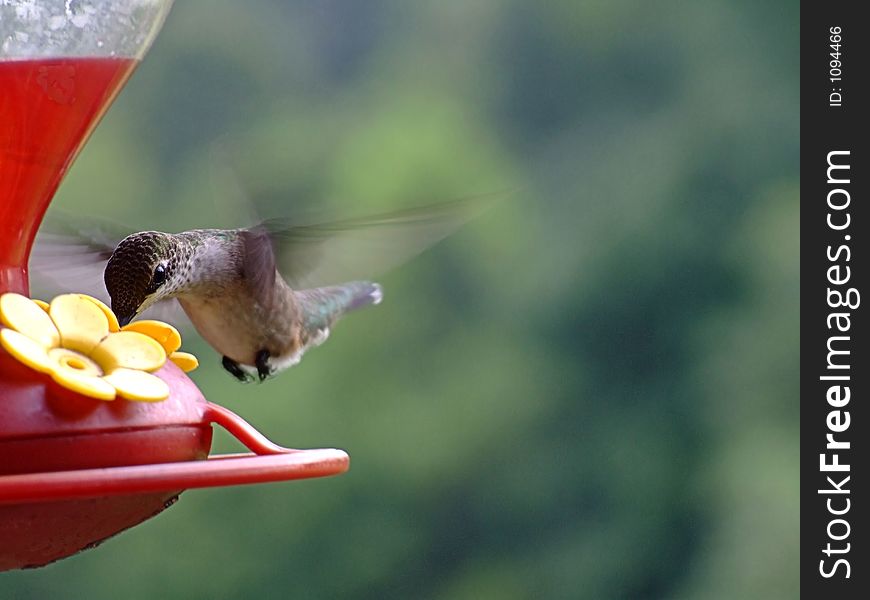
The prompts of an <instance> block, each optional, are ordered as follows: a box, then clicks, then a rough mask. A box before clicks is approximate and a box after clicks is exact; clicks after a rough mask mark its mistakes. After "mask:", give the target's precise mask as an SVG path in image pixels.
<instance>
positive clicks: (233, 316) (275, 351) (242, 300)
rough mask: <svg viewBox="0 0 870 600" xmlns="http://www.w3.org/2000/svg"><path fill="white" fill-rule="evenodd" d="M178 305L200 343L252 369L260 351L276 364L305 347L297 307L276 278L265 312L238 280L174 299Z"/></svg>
mask: <svg viewBox="0 0 870 600" xmlns="http://www.w3.org/2000/svg"><path fill="white" fill-rule="evenodd" d="M178 301H179V302H180V304H181V306H182V308H183V309H184V312H186V313H187V316H188V317H189V318H190V320H191V322H192V323H193V326H194V327H195V328H196V330H197V331H198V332H199V334H200V335H201V336H202V337H203V339H204V340H205V341H206V342H208V343H209V344H210V345H211V346H212V347H213V348H214V349H215V350H217V351H218V352H220V353H221V354H222V355H224V356H226V357H228V358H230V359H232V360H234V361H236V362H237V363H239V364H242V365H249V366H253V365H255V364H256V357H257V353H259V352H260V351H262V350H266V351H268V352H269V354H270V355H271V356H272V358H273V361H274V362H280V361H281V360H282V359H283V358H284V357H292V356H295V355H296V354H297V353H298V352H299V350H300V349H301V348H302V347H303V346H304V343H303V340H302V339H301V337H302V336H301V333H302V332H301V330H300V325H299V321H300V320H299V318H298V316H297V315H298V312H299V310H298V306H297V303H296V301H295V298H294V295H293V292H292V291H291V290H290V288H289V287H288V286H287V284H286V283H285V282H284V280H283V279H282V278H281V276H280V275H278V276H277V278H276V285H275V289H274V297H273V298H272V301H271V303H269V305H268V307H267V306H264V304H263V303H262V302H261V301H260V299H258V298H255V297H254V295H253V294H252V292H251V290H250V289H249V288H248V286H246V285H245V283H244V281H243V280H241V279H239V280H236V281H233V282H228V283H225V284H224V285H223V286H222V289H220V290H211V291H209V292H208V293H203V291H202V290H196V291H192V292H190V293H185V294H179V295H178Z"/></svg>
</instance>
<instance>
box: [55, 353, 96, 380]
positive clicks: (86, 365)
mask: <svg viewBox="0 0 870 600" xmlns="http://www.w3.org/2000/svg"><path fill="white" fill-rule="evenodd" d="M48 358H49V359H51V360H52V361H53V362H54V363H55V365H56V366H55V369H71V370H72V371H73V372H75V373H77V374H79V375H90V376H91V377H100V376H101V375H102V374H103V370H102V369H100V366H99V365H98V364H97V363H95V362H94V361H92V360H91V359H90V358H88V357H87V356H85V355H84V354H81V353H79V352H76V351H75V350H69V349H67V348H52V349H51V350H49V351H48Z"/></svg>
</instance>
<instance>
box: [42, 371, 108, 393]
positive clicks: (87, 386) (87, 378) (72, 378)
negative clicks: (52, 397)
mask: <svg viewBox="0 0 870 600" xmlns="http://www.w3.org/2000/svg"><path fill="white" fill-rule="evenodd" d="M51 378H52V379H54V380H55V381H56V382H57V383H59V384H60V385H62V386H63V387H65V388H67V389H70V390H72V391H74V392H78V393H79V394H82V395H83V396H89V397H91V398H96V399H97V400H114V399H115V395H116V392H115V387H114V386H113V385H112V384H110V383H109V382H108V381H105V380H104V379H103V378H102V377H94V376H91V375H82V374H80V373H77V372H76V371H75V370H73V369H56V370H55V371H53V372H52V373H51Z"/></svg>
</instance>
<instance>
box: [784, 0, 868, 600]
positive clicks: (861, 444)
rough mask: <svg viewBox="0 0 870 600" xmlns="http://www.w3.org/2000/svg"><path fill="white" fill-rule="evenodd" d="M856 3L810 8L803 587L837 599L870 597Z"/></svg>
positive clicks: (804, 127) (806, 44)
mask: <svg viewBox="0 0 870 600" xmlns="http://www.w3.org/2000/svg"><path fill="white" fill-rule="evenodd" d="M857 6H859V5H858V3H845V2H839V3H838V2H821V1H818V0H817V1H815V2H803V3H802V4H801V50H800V52H801V56H800V59H801V84H800V90H801V152H800V156H801V205H802V210H801V256H800V260H801V398H800V407H801V408H800V410H801V484H800V488H801V491H800V493H801V592H802V594H804V595H805V597H807V598H835V599H838V600H845V599H848V598H867V597H870V596H868V595H867V594H868V593H870V583H868V582H870V551H868V546H870V531H868V530H867V522H868V519H867V515H868V513H870V506H868V499H870V494H868V493H867V492H866V491H864V492H863V493H862V492H861V491H859V490H862V491H863V490H868V489H870V469H868V468H867V465H868V461H870V456H868V454H870V410H868V409H867V408H866V404H867V403H868V402H870V398H868V393H870V361H868V356H870V355H868V353H867V349H868V347H870V328H868V327H867V323H868V319H867V317H866V315H865V313H866V312H867V311H868V310H870V287H868V286H867V282H868V281H870V277H868V272H870V257H868V255H867V247H868V244H867V239H866V238H867V237H868V236H870V210H868V208H867V204H868V202H870V197H868V186H867V180H868V179H870V168H868V167H870V165H868V161H867V158H868V153H867V149H866V148H867V144H868V142H867V139H866V138H867V126H866V125H865V123H866V122H867V121H868V119H867V117H866V115H865V114H864V113H866V112H868V111H870V103H868V96H867V93H866V90H867V79H868V77H870V55H868V52H867V50H868V43H867V40H868V37H870V24H868V23H867V21H866V19H860V18H859V17H858V14H857ZM865 303H867V304H868V306H864V304H865Z"/></svg>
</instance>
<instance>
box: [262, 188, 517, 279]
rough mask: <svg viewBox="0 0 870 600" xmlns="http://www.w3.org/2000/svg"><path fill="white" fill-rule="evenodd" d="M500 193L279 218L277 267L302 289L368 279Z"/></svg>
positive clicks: (267, 226)
mask: <svg viewBox="0 0 870 600" xmlns="http://www.w3.org/2000/svg"><path fill="white" fill-rule="evenodd" d="M501 196H502V195H501V194H497V195H496V194H489V195H486V196H477V197H473V198H466V199H462V200H455V201H453V202H446V203H442V204H435V205H430V206H424V207H420V208H414V209H410V210H403V211H399V212H394V213H388V214H381V215H375V216H372V217H364V218H358V219H348V220H344V221H336V222H333V223H319V224H305V225H299V224H296V225H294V224H290V223H288V222H287V221H283V220H280V219H272V220H269V221H265V222H264V223H263V224H262V225H261V226H260V227H259V228H254V229H252V230H249V231H254V230H257V229H263V230H265V231H268V232H269V238H270V240H271V242H272V248H273V249H274V253H275V257H276V259H277V265H278V270H279V271H280V272H281V273H282V275H284V277H285V278H286V279H287V281H288V283H289V284H290V286H291V287H293V288H297V289H301V288H310V287H319V286H323V285H333V284H338V283H343V282H346V281H353V280H356V279H367V278H370V277H373V276H375V275H378V274H380V273H383V272H385V271H387V270H389V269H392V268H394V267H397V266H398V265H400V264H402V263H404V262H406V261H407V260H409V259H411V258H413V257H414V256H416V255H417V254H419V253H421V252H423V251H424V250H426V249H427V248H429V247H430V246H432V245H434V244H436V243H438V242H439V241H441V240H442V239H444V238H445V237H447V236H448V235H450V234H451V233H453V232H454V231H455V230H456V229H458V228H459V227H460V226H462V225H463V224H465V223H466V222H468V221H469V220H470V219H472V218H474V217H476V216H478V215H479V214H480V213H482V212H483V211H484V210H485V209H486V208H488V207H489V205H490V204H491V203H492V202H493V201H494V200H495V199H496V198H497V197H501Z"/></svg>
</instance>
